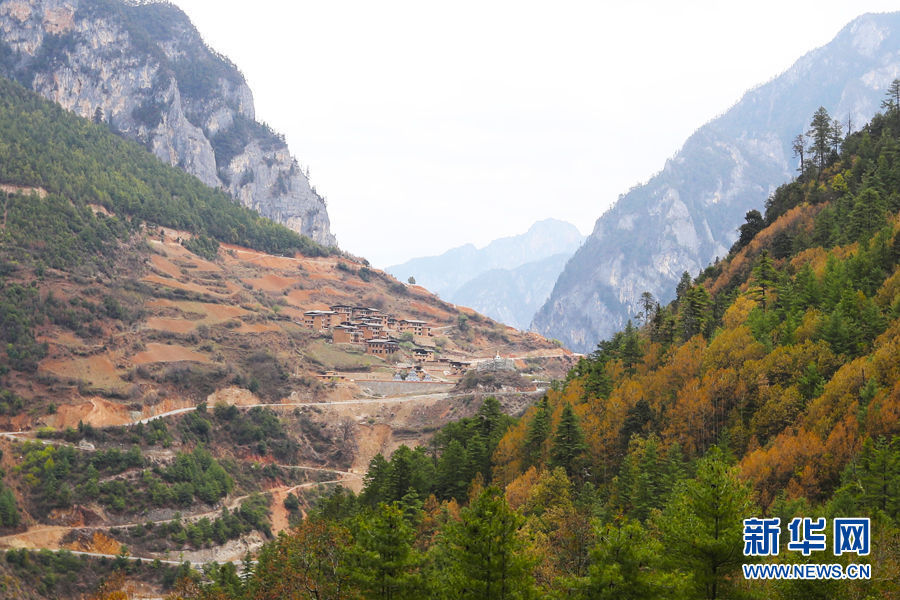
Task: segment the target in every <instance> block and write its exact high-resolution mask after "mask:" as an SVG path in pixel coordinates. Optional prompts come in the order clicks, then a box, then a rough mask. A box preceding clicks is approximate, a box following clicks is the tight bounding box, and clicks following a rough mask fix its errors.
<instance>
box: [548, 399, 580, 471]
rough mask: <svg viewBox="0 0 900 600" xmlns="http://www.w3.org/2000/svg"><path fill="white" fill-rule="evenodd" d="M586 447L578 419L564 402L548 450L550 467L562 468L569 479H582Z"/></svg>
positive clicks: (569, 405) (570, 407) (570, 406)
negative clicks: (551, 444) (551, 445)
mask: <svg viewBox="0 0 900 600" xmlns="http://www.w3.org/2000/svg"><path fill="white" fill-rule="evenodd" d="M586 450H587V446H586V445H585V443H584V434H583V433H582V431H581V425H579V423H578V417H577V416H576V415H575V411H574V410H573V409H572V405H571V404H569V403H568V402H566V404H565V405H564V406H563V410H562V415H561V417H560V420H559V426H558V427H557V428H556V434H555V435H554V437H553V447H552V448H551V449H550V466H551V467H562V468H563V469H565V470H566V475H568V476H569V479H577V480H581V479H583V475H584V473H583V468H584V453H585V451H586Z"/></svg>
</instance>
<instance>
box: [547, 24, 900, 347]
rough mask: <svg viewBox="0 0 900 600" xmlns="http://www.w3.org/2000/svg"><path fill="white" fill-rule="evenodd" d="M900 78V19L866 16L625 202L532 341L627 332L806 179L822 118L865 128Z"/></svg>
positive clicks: (574, 268) (608, 216) (574, 342)
mask: <svg viewBox="0 0 900 600" xmlns="http://www.w3.org/2000/svg"><path fill="white" fill-rule="evenodd" d="M896 77H900V13H893V14H885V15H864V16H862V17H860V18H858V19H856V20H855V21H853V22H852V23H850V24H849V25H848V26H847V27H845V28H844V29H843V30H842V31H841V32H840V33H839V34H838V36H837V37H836V38H835V39H834V40H833V41H832V42H831V43H829V44H828V45H827V46H824V47H822V48H819V49H817V50H814V51H813V52H810V53H809V54H807V55H806V56H804V57H803V58H801V59H800V60H799V61H797V62H796V63H795V64H794V65H793V66H792V67H791V68H790V69H789V70H788V71H786V72H785V73H784V74H782V75H780V76H779V77H777V78H775V79H773V80H772V81H770V82H769V83H766V84H764V85H762V86H760V87H758V88H756V89H754V90H752V91H750V92H748V93H747V94H746V95H745V96H744V97H743V99H741V101H740V102H739V103H738V104H736V105H735V106H734V107H733V108H732V109H731V110H729V111H728V112H726V113H725V114H724V115H722V116H721V117H718V118H717V119H715V120H713V121H711V122H710V123H708V124H706V125H704V126H703V127H701V128H700V129H699V130H698V131H697V132H696V133H694V134H693V135H692V136H691V137H690V138H689V139H688V140H687V142H686V143H685V145H684V147H682V149H681V150H680V151H679V152H678V153H677V154H676V156H675V157H674V158H673V159H671V160H669V161H668V162H667V163H666V165H665V168H664V169H663V170H662V171H661V172H660V173H658V174H657V175H655V176H654V177H653V178H652V179H651V180H650V181H649V182H648V183H647V184H646V185H642V186H639V187H636V188H634V189H632V190H631V191H629V192H628V193H627V194H625V195H623V196H621V197H620V198H619V200H618V202H617V203H616V204H615V205H614V206H613V207H612V208H611V209H610V210H609V211H607V212H606V213H605V214H604V215H602V216H601V217H600V218H599V219H598V220H597V223H596V224H595V226H594V231H593V232H592V233H591V235H590V236H589V237H588V239H587V241H586V242H585V243H584V245H583V246H582V247H581V248H580V249H579V250H578V252H576V253H575V255H574V256H573V257H572V259H571V260H570V261H569V262H568V263H567V265H566V268H565V269H564V271H563V272H562V274H561V275H560V276H559V279H558V280H557V282H556V285H555V286H554V288H553V292H552V294H551V295H550V298H549V299H548V300H547V302H546V303H545V304H544V306H542V307H541V309H540V310H539V311H538V312H537V313H536V315H535V317H534V321H533V323H532V327H533V329H535V330H536V331H538V332H540V333H542V334H543V335H545V336H548V337H554V338H557V339H559V340H561V341H563V342H564V343H565V344H566V345H567V346H568V347H569V348H571V349H573V350H579V351H585V352H586V351H590V350H593V349H594V347H595V346H596V344H597V342H598V341H600V340H601V339H604V338H606V337H608V336H610V335H611V334H612V333H613V332H615V331H616V330H618V329H620V328H622V327H623V326H624V325H625V322H626V321H627V319H628V318H629V317H630V316H632V315H634V314H635V313H636V312H637V306H636V304H637V300H638V298H639V297H640V295H641V293H642V292H644V291H650V292H652V293H653V294H654V295H655V296H656V297H657V298H659V299H661V300H663V301H668V300H670V299H672V297H673V296H674V290H675V285H676V282H677V280H678V279H679V277H680V276H681V273H683V272H684V271H688V272H690V273H691V274H692V275H696V274H697V273H698V272H699V271H700V270H701V269H703V268H704V267H705V266H706V265H707V264H709V263H710V262H712V261H713V260H715V258H716V257H717V256H718V257H724V256H725V255H726V254H727V252H728V248H729V247H730V246H731V244H732V243H733V242H734V241H735V239H736V238H737V228H738V227H739V226H740V224H741V223H742V222H743V218H744V214H745V213H746V212H747V211H748V210H750V209H752V208H756V209H762V207H763V204H764V202H765V200H766V197H767V196H768V195H769V194H770V193H771V192H772V191H773V190H774V188H775V187H777V186H778V185H780V184H782V183H784V182H786V181H788V180H789V179H790V178H791V177H792V176H793V175H794V174H795V169H796V166H797V164H796V160H794V158H793V156H792V150H791V140H792V139H793V138H794V136H796V135H797V134H798V133H801V132H805V131H806V130H807V129H808V128H809V120H810V118H811V116H812V114H813V112H815V110H816V109H817V108H818V107H819V106H824V107H825V108H827V109H828V111H829V112H830V113H831V115H832V116H834V117H835V118H837V119H840V120H841V121H842V122H843V123H844V124H845V127H846V124H847V121H848V117H850V119H851V120H852V123H854V124H855V128H858V127H859V126H860V125H862V124H863V123H864V122H865V121H867V120H868V119H870V118H871V117H872V115H874V114H875V112H876V111H877V110H878V108H879V106H880V103H881V100H882V99H883V97H884V91H885V89H886V88H887V87H888V85H889V84H890V83H891V81H892V80H893V79H894V78H896Z"/></svg>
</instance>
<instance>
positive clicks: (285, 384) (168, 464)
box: [0, 78, 571, 598]
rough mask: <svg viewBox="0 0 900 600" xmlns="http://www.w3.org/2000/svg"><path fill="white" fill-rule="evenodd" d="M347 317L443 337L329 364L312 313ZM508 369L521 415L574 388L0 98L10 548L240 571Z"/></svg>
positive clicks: (412, 298)
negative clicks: (485, 367)
mask: <svg viewBox="0 0 900 600" xmlns="http://www.w3.org/2000/svg"><path fill="white" fill-rule="evenodd" d="M336 304H349V305H353V306H355V307H358V308H360V307H366V308H367V310H366V312H370V311H371V309H373V308H377V309H379V310H380V311H382V312H383V313H385V314H386V315H387V314H389V315H393V316H395V317H396V318H397V319H411V320H420V321H426V322H428V324H430V325H431V326H432V328H433V330H432V331H433V335H427V334H424V333H423V334H422V335H419V334H416V333H415V332H414V330H413V331H406V332H403V333H401V334H399V335H398V338H399V339H398V340H397V341H398V350H397V352H395V353H394V354H392V355H387V354H383V355H375V354H374V353H370V352H369V353H367V351H366V348H365V346H364V345H363V344H359V343H356V344H353V343H335V334H334V331H333V330H326V329H320V328H318V327H311V326H309V325H308V324H307V323H306V322H305V318H304V317H305V315H304V312H305V311H308V310H316V309H327V308H328V307H329V306H332V305H336ZM413 322H415V321H413ZM415 350H420V351H424V352H425V354H426V355H428V356H434V355H435V354H436V355H437V356H435V358H436V359H443V360H431V361H427V360H425V361H424V362H423V359H421V358H420V357H417V355H416V353H415ZM496 352H500V353H501V354H503V355H505V356H506V357H509V360H508V361H507V362H508V363H509V364H511V365H515V366H517V367H518V369H519V370H520V371H522V372H523V374H521V375H520V374H514V375H515V377H514V378H513V379H514V381H513V383H512V384H511V385H516V386H517V388H516V389H512V387H511V385H510V387H508V389H506V390H501V391H502V392H504V393H505V398H506V400H505V405H504V406H505V408H506V409H508V410H510V411H516V410H520V409H521V408H522V407H523V406H524V405H526V404H527V403H528V402H529V399H530V398H531V396H530V394H532V393H534V392H535V391H536V389H535V385H536V384H535V383H534V382H533V381H531V380H530V379H529V377H530V378H532V379H539V380H546V379H549V378H553V377H558V376H560V375H561V374H562V373H564V372H565V371H566V370H567V369H568V368H569V366H570V364H571V361H570V356H569V353H568V352H567V351H565V350H563V349H560V348H558V347H557V346H556V345H555V344H553V343H551V342H549V341H548V340H545V339H543V338H541V337H540V336H538V335H537V334H535V333H523V332H518V331H515V330H514V329H511V328H509V327H506V326H503V325H501V324H499V323H496V322H493V321H491V320H490V319H487V318H485V317H483V316H481V315H479V314H477V313H474V312H472V311H468V310H466V311H465V312H462V311H460V310H457V309H456V308H455V307H453V306H452V305H449V304H447V303H446V302H443V301H442V300H440V299H438V298H437V297H436V296H434V295H433V294H431V293H429V292H428V291H426V290H425V289H423V288H421V287H418V286H407V285H404V284H401V283H400V282H398V281H396V280H395V279H393V278H392V277H390V276H389V275H387V274H385V273H383V272H382V271H378V270H375V269H370V268H368V267H367V266H366V265H365V264H364V263H363V262H361V261H360V260H357V259H352V258H350V257H347V256H344V255H342V254H340V253H339V252H338V251H336V250H335V249H333V248H325V247H323V246H321V245H318V244H316V243H314V242H312V241H310V240H309V238H307V237H304V236H301V235H299V234H297V233H296V232H294V231H291V230H289V229H287V228H286V227H284V226H282V225H278V224H276V223H273V222H271V221H269V220H268V219H265V218H263V217H260V216H259V215H258V214H257V213H255V212H253V211H251V210H250V209H248V208H245V207H242V206H240V205H238V204H237V203H235V202H234V201H233V200H232V199H231V198H230V197H229V196H228V195H227V194H226V193H225V192H224V191H222V190H215V189H212V188H209V187H207V186H205V185H203V183H201V182H200V181H199V180H197V179H196V178H194V177H192V176H190V175H188V174H186V173H184V172H183V171H181V170H179V169H176V168H173V167H170V166H167V165H165V164H163V163H162V162H160V161H159V160H157V159H156V158H155V157H154V156H153V155H152V154H150V153H149V152H147V151H146V149H144V148H142V147H141V146H139V145H138V144H136V143H134V142H130V141H128V140H125V139H122V138H121V137H118V136H115V135H113V134H112V133H111V132H110V131H109V130H108V128H107V126H106V125H104V124H94V123H91V122H90V121H87V120H85V119H81V118H79V117H77V116H75V115H73V114H72V113H70V112H68V111H66V110H65V109H63V108H62V107H60V106H59V105H57V104H54V103H52V102H49V101H47V100H45V99H43V98H42V97H40V96H38V95H37V94H34V93H32V92H30V91H28V90H26V89H24V88H22V87H21V86H19V85H18V84H16V83H14V82H11V81H9V80H6V79H2V78H0V461H2V463H3V465H2V470H0V548H48V549H62V548H65V549H69V550H77V551H88V552H95V553H99V554H101V555H111V554H116V553H118V552H119V549H120V548H121V545H122V544H125V545H127V546H128V547H129V548H130V549H131V551H132V553H133V555H135V556H141V557H144V558H149V559H154V558H160V559H163V558H165V557H166V555H167V553H168V552H172V553H177V554H178V555H182V554H183V556H184V559H185V560H195V561H199V562H209V561H212V560H218V561H220V562H221V561H223V560H235V559H240V558H241V557H243V556H244V554H245V553H246V551H247V550H249V549H253V548H255V547H257V546H259V545H260V544H261V543H262V542H263V541H264V540H265V539H266V537H267V536H268V535H270V534H271V533H272V532H277V531H279V530H282V529H284V528H286V527H288V525H289V524H290V522H291V520H292V519H296V518H298V517H299V515H300V509H301V507H307V506H308V500H309V498H312V497H314V496H315V495H316V494H319V493H321V492H322V491H323V490H324V489H325V488H326V487H327V486H333V485H334V484H336V483H337V482H343V483H344V484H345V485H347V486H349V487H351V488H353V487H359V485H360V483H361V477H362V472H363V471H364V469H365V465H366V464H367V463H368V462H369V460H370V459H371V458H372V456H374V455H375V454H377V453H379V452H384V453H390V452H391V451H392V450H393V449H394V448H396V447H397V446H398V445H399V444H400V443H401V442H405V443H410V444H415V443H418V442H422V441H424V440H426V439H428V437H429V436H430V435H431V433H432V432H433V431H434V428H435V427H436V426H440V425H441V424H443V423H446V422H448V421H450V420H452V419H454V418H457V417H460V416H466V415H468V414H471V413H472V412H473V411H474V410H475V409H476V404H477V403H474V402H472V400H473V398H477V397H478V396H479V395H480V394H481V393H482V392H483V390H484V389H485V388H486V387H487V386H490V385H493V383H494V381H495V379H497V378H495V377H494V376H493V375H492V374H491V373H485V374H479V372H477V371H474V370H473V374H472V377H469V378H468V380H467V381H468V383H470V384H471V385H469V386H468V388H467V389H465V390H462V389H459V390H458V389H457V384H458V383H459V382H460V380H461V379H463V377H462V372H461V371H463V370H465V367H466V364H467V363H469V364H471V363H473V362H476V361H486V362H488V363H490V362H491V360H492V359H493V357H494V355H495V353H496ZM432 353H433V354H432ZM417 358H420V361H419V363H418V366H419V367H421V368H420V369H416V368H415V366H414V365H413V364H412V363H413V362H414V361H415V360H416V359H417ZM507 362H504V363H503V366H505V365H506V364H507ZM429 363H430V364H429ZM419 373H421V374H422V376H421V378H417V375H418V374H419ZM426 374H427V376H425V375H426ZM401 376H402V377H403V380H401ZM509 381H510V378H506V379H504V380H503V382H502V383H501V384H498V385H494V388H498V387H500V385H503V384H508V383H509ZM207 406H209V410H207ZM37 438H40V441H38V439H37ZM320 484H321V485H320ZM306 493H308V494H309V495H310V496H309V498H308V497H307V496H306V495H305V494H306ZM291 495H294V496H295V498H294V499H295V501H296V502H297V504H293V505H292V506H293V508H288V505H290V504H291V503H290V501H289V497H290V496H291ZM297 496H298V497H299V499H298V498H296V497H297ZM148 523H149V525H148ZM18 556H19V555H18V554H16V555H14V557H18ZM15 560H21V561H24V563H23V564H27V563H28V561H29V560H32V559H30V558H28V557H27V556H24V555H23V556H22V557H20V558H15ZM122 560H125V559H122ZM16 564H18V563H16ZM66 564H67V565H68V566H65V565H63V566H65V568H67V569H74V568H75V567H72V565H71V564H69V563H66ZM20 566H21V565H20ZM51 566H52V565H51ZM51 566H47V567H46V568H47V569H50V568H51ZM7 569H12V570H15V571H17V572H19V573H21V569H16V568H15V567H14V566H8V567H7ZM86 579H91V578H86ZM150 579H156V580H158V579H159V577H150ZM170 583H171V581H170ZM0 585H6V583H0ZM24 585H26V586H29V590H31V591H35V593H34V594H33V595H31V596H29V595H24V594H19V595H17V597H42V598H55V597H64V596H66V595H70V596H71V595H74V594H75V592H66V591H65V588H66V585H65V584H54V583H53V582H50V583H46V582H45V585H42V586H40V589H37V590H34V589H32V588H31V587H30V586H34V587H35V588H37V586H38V584H36V583H29V582H28V581H27V580H26V581H25V582H24ZM85 585H87V583H85ZM4 589H6V588H3V587H0V591H2V590H4ZM78 589H79V594H80V593H82V592H84V591H85V590H84V589H83V587H80V588H78ZM0 595H3V594H2V593H0ZM159 596H161V593H159V591H158V590H157V591H156V596H155V597H159Z"/></svg>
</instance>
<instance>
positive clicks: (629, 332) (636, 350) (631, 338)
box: [621, 319, 644, 375]
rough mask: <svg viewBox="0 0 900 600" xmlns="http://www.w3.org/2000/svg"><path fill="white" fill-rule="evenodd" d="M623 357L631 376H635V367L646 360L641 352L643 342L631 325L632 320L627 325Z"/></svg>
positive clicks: (623, 340)
mask: <svg viewBox="0 0 900 600" xmlns="http://www.w3.org/2000/svg"><path fill="white" fill-rule="evenodd" d="M621 356H622V364H623V365H624V366H625V370H626V371H627V372H628V373H629V374H631V375H633V374H634V371H635V369H634V366H635V365H636V364H637V363H638V362H640V361H641V360H643V358H644V353H643V352H642V351H641V340H640V338H639V337H638V331H637V329H636V328H635V327H634V325H632V324H631V319H629V320H628V323H627V324H626V325H625V332H624V334H623V339H622V350H621Z"/></svg>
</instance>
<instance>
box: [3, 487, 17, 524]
mask: <svg viewBox="0 0 900 600" xmlns="http://www.w3.org/2000/svg"><path fill="white" fill-rule="evenodd" d="M19 521H20V518H19V509H18V508H17V507H16V497H15V496H14V495H13V493H12V490H11V489H9V488H8V487H6V486H4V485H3V484H0V525H2V526H3V527H17V526H18V525H19Z"/></svg>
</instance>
